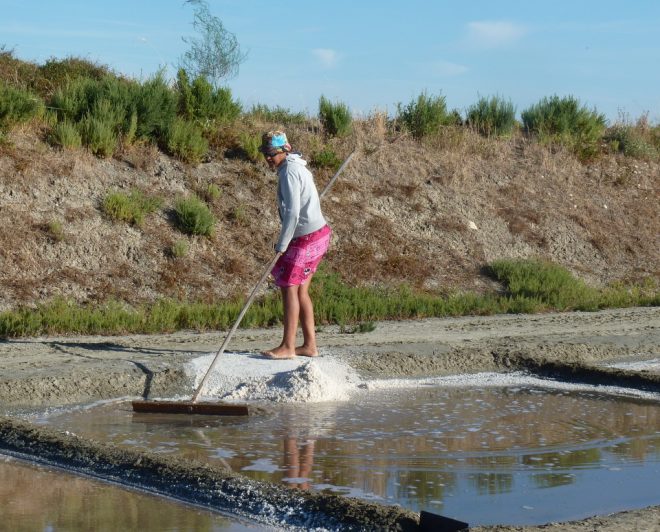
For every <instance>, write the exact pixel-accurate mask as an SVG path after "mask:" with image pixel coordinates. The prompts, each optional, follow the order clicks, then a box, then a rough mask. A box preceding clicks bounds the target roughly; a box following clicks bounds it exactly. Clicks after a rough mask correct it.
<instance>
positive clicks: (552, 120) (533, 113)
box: [521, 95, 606, 158]
mask: <svg viewBox="0 0 660 532" xmlns="http://www.w3.org/2000/svg"><path fill="white" fill-rule="evenodd" d="M521 117H522V122H523V127H524V128H525V129H526V130H527V131H529V132H531V133H535V134H537V135H538V136H539V137H540V138H541V140H544V141H551V142H558V143H560V144H563V145H565V146H567V147H569V148H570V149H572V150H573V151H574V152H575V153H576V154H577V155H578V156H580V157H582V158H589V157H592V156H594V155H595V154H596V153H597V152H598V150H599V145H600V141H601V139H602V136H603V133H604V131H605V124H606V120H605V116H604V115H602V114H600V113H598V112H597V111H596V110H595V109H593V110H590V109H588V108H586V107H585V106H582V105H580V102H579V101H578V100H577V99H576V98H574V97H573V96H567V97H564V98H560V97H559V96H556V95H555V96H551V97H549V98H547V97H546V98H543V99H541V100H540V101H539V102H538V103H536V104H534V105H532V106H530V107H529V108H527V109H526V110H525V111H523V112H522V114H521Z"/></svg>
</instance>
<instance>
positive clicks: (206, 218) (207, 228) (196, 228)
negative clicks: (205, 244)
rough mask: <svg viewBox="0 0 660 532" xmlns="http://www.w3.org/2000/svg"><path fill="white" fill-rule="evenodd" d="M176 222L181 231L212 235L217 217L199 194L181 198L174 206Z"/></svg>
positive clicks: (191, 233)
mask: <svg viewBox="0 0 660 532" xmlns="http://www.w3.org/2000/svg"><path fill="white" fill-rule="evenodd" d="M174 212H175V215H176V223H177V226H178V227H179V229H180V230H181V231H183V232H184V233H187V234H190V235H203V236H212V235H213V231H214V229H215V217H214V216H213V214H212V213H211V211H210V210H209V207H208V205H207V204H206V203H204V202H203V201H202V200H201V199H199V198H198V197H197V196H188V197H187V198H181V199H179V200H178V201H177V202H176V205H175V207H174Z"/></svg>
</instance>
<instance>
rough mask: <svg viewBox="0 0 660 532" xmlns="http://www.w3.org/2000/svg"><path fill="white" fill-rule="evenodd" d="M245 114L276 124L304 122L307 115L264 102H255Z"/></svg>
mask: <svg viewBox="0 0 660 532" xmlns="http://www.w3.org/2000/svg"><path fill="white" fill-rule="evenodd" d="M247 115H248V116H249V117H251V118H254V119H255V120H260V121H261V122H271V123H276V124H284V125H290V124H305V123H306V122H307V120H308V117H307V115H306V114H305V113H303V112H299V113H294V112H292V111H290V110H289V109H285V108H284V107H280V106H279V105H278V106H276V107H269V106H267V105H265V104H255V105H253V106H252V108H251V109H250V111H249V112H248V113H247Z"/></svg>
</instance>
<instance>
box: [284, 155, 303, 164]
mask: <svg viewBox="0 0 660 532" xmlns="http://www.w3.org/2000/svg"><path fill="white" fill-rule="evenodd" d="M286 162H287V164H289V163H296V164H302V165H303V166H307V161H306V160H305V159H303V158H302V154H301V153H289V154H288V155H287V156H286Z"/></svg>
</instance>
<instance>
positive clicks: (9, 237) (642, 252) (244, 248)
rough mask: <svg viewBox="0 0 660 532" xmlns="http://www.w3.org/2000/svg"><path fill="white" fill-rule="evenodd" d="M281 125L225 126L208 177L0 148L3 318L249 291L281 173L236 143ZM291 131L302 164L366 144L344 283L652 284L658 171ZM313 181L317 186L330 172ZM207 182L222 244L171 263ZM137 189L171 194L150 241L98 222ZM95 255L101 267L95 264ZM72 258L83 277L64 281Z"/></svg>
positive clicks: (462, 141) (501, 144)
mask: <svg viewBox="0 0 660 532" xmlns="http://www.w3.org/2000/svg"><path fill="white" fill-rule="evenodd" d="M275 127H278V125H276V124H243V125H241V127H240V128H237V129H232V128H225V129H222V130H219V131H218V132H217V133H216V134H215V135H216V148H217V151H216V154H215V156H214V157H215V159H214V160H213V161H211V162H210V163H208V164H202V165H201V166H200V167H198V168H191V167H188V166H186V165H183V164H181V163H179V162H178V161H175V160H172V159H171V158H168V157H166V156H164V155H162V154H160V153H159V152H158V151H157V150H155V148H154V147H153V146H150V145H135V146H131V147H129V148H126V149H125V151H124V152H123V153H122V154H121V158H120V160H112V159H110V160H105V161H102V162H101V161H99V160H98V159H96V158H95V157H93V156H91V155H90V154H88V153H87V152H85V151H78V152H75V153H65V152H60V151H58V150H54V149H52V148H50V147H49V146H48V145H46V144H44V143H43V142H42V141H41V140H40V138H39V136H38V134H37V133H35V132H34V131H29V130H23V131H17V132H15V133H13V134H12V138H11V142H10V144H9V145H5V146H4V147H3V148H2V153H0V206H2V209H1V210H0V223H2V224H3V226H4V227H7V228H9V227H10V228H11V230H7V231H0V266H1V268H0V287H1V288H2V292H1V293H2V294H3V297H2V299H0V308H7V307H8V306H13V305H16V304H18V303H29V302H34V301H37V300H39V299H40V298H49V297H52V296H54V295H57V294H60V295H64V296H65V297H71V298H72V299H75V300H78V301H85V300H92V301H103V300H106V299H108V298H115V299H119V300H122V301H126V302H128V303H131V304H136V303H140V302H144V301H147V302H148V301H151V300H154V299H155V298H158V297H161V296H168V297H174V298H185V299H192V300H198V301H199V300H205V301H213V300H214V299H215V300H218V299H220V298H224V297H228V296H229V295H231V294H240V295H244V294H245V291H246V287H247V286H250V285H251V284H252V283H253V282H255V281H256V277H257V276H258V274H259V272H260V271H261V270H262V268H263V267H264V265H265V264H266V263H267V261H268V260H269V258H270V257H272V253H273V251H272V243H273V241H274V240H276V238H277V235H278V232H279V219H278V216H277V210H276V204H275V185H276V176H275V174H274V173H272V172H271V171H270V170H268V169H267V168H266V166H265V164H264V163H263V161H259V162H257V163H256V164H255V163H251V162H248V161H246V160H245V159H244V158H243V157H242V156H239V155H232V153H231V152H230V150H229V148H228V146H229V145H231V142H233V141H232V140H231V139H232V138H234V137H235V136H236V134H237V131H239V130H243V129H245V130H250V131H253V132H256V131H261V130H263V131H265V130H268V129H273V128H275ZM287 134H288V136H289V138H290V140H291V142H292V143H293V145H294V149H300V150H302V151H303V153H304V154H305V155H307V156H309V155H310V154H311V153H313V152H314V150H317V149H320V148H325V147H327V148H328V149H332V150H333V151H334V152H335V153H336V154H337V155H338V156H339V157H340V158H344V157H346V156H347V155H348V154H349V153H350V152H351V151H352V150H353V149H354V148H356V147H357V148H358V152H357V154H356V156H355V157H354V159H353V161H352V162H351V164H350V165H349V166H348V167H347V168H346V170H345V172H344V174H343V175H342V176H341V177H340V178H339V179H338V180H337V182H336V184H335V187H334V188H333V190H332V191H331V192H330V194H329V196H328V197H327V198H325V199H324V200H323V210H324V213H325V214H326V217H327V218H328V219H329V220H330V222H331V225H332V228H333V231H334V234H335V237H334V238H333V244H332V246H331V249H330V251H329V253H328V256H327V258H326V261H325V262H326V267H327V268H328V269H329V270H330V271H336V272H338V273H340V274H341V275H342V277H343V278H344V279H345V280H347V281H348V282H349V283H350V284H355V285H359V284H363V285H371V286H374V285H379V286H393V285H397V284H400V283H406V284H408V285H413V286H417V287H421V288H424V289H431V290H433V291H436V292H446V293H448V292H452V291H455V290H468V291H473V290H491V289H492V288H493V286H492V283H490V281H488V280H487V279H485V278H484V276H483V275H482V274H481V273H480V270H481V268H482V267H483V265H484V264H485V263H486V262H487V261H491V260H493V258H494V257H495V258H498V257H506V256H507V254H512V255H514V256H520V254H521V253H529V254H530V255H534V256H535V255H543V256H547V257H548V258H549V259H551V260H556V261H558V262H560V263H562V261H563V263H564V264H565V265H568V266H570V267H571V269H573V270H574V271H580V272H581V275H583V277H585V278H589V279H595V280H597V281H599V282H602V283H605V282H608V281H610V280H612V279H616V278H623V277H624V276H629V275H638V276H640V277H643V276H646V275H656V276H657V275H658V267H657V265H658V264H660V257H658V253H659V252H658V250H659V249H660V242H659V241H658V240H659V238H660V236H659V235H660V231H658V227H659V226H660V220H659V217H660V213H659V212H658V209H657V205H658V203H660V201H659V200H660V197H659V191H658V187H657V183H659V182H660V166H659V165H658V164H657V163H653V162H643V163H642V162H639V161H634V160H629V159H625V158H622V157H621V156H608V157H605V158H603V159H602V160H600V161H597V162H595V163H592V164H590V165H588V166H585V165H583V164H581V163H580V162H579V161H577V159H576V158H575V157H574V156H573V155H571V154H569V153H565V152H562V151H557V152H553V151H552V150H550V149H548V148H546V147H543V146H540V145H538V143H534V142H531V141H530V140H529V139H526V138H524V137H520V136H514V137H512V138H511V139H509V140H495V139H486V138H484V137H481V136H480V135H476V134H474V133H472V132H470V131H469V130H465V129H461V128H446V129H444V130H443V131H442V132H441V134H440V135H438V137H437V138H431V139H427V140H425V141H424V142H423V143H420V142H416V141H413V140H412V139H410V138H409V137H408V136H406V135H405V134H404V135H400V134H399V133H397V132H394V131H392V130H391V125H390V123H389V122H388V121H386V120H385V118H384V116H383V115H378V114H377V113H376V114H374V115H372V116H369V117H367V118H366V119H365V120H364V121H357V122H356V123H355V128H354V133H353V134H352V135H351V136H349V137H347V138H343V139H328V138H324V137H322V136H320V135H319V134H318V132H317V131H316V129H315V126H314V123H313V122H310V123H309V124H307V125H297V126H292V127H290V128H287ZM397 135H398V136H397ZM228 150H229V153H228ZM227 153H228V156H227V157H225V155H226V154H227ZM126 163H129V164H128V165H127V164H126ZM129 166H131V167H132V168H129ZM314 173H315V178H316V182H317V186H318V188H319V190H320V189H322V188H323V185H324V184H325V183H326V182H327V180H328V179H330V177H331V176H332V174H333V173H334V172H333V171H332V170H329V169H326V170H314ZM209 184H214V185H216V186H217V187H218V188H219V189H220V196H217V197H214V198H207V199H208V201H209V204H210V206H211V208H212V210H213V212H214V214H215V215H216V216H217V218H218V220H219V222H218V225H217V231H216V235H215V236H214V237H213V238H212V239H204V240H203V241H201V240H200V241H197V240H194V239H192V240H191V242H190V249H189V253H188V254H187V255H185V256H184V257H179V258H177V259H173V258H172V257H171V256H170V255H168V253H167V250H168V249H170V248H171V245H172V242H175V241H176V240H177V239H178V238H181V234H180V233H179V232H178V231H177V229H176V228H175V227H174V226H173V224H172V223H171V220H170V219H169V218H168V210H167V209H168V208H169V207H170V206H171V205H172V204H173V201H174V199H175V198H176V197H178V196H179V195H180V194H181V193H182V192H186V193H191V192H199V191H201V190H204V189H205V188H206V187H208V185H209ZM131 186H139V187H140V188H141V189H144V190H146V191H149V192H153V193H154V194H158V195H160V196H162V197H163V198H165V201H166V205H165V207H164V208H163V210H162V212H160V213H158V214H156V215H154V216H152V217H150V218H149V219H148V220H147V222H146V223H145V226H144V227H143V228H142V229H140V230H134V229H131V228H124V229H121V230H120V229H119V228H117V227H113V226H112V224H109V223H105V222H103V219H102V218H101V213H100V211H99V208H98V205H99V200H100V198H101V197H102V195H103V193H104V192H105V191H107V190H108V189H110V188H120V189H126V190H128V189H129V188H130V187H131ZM10 192H11V195H10ZM603 204H607V205H608V209H605V208H603ZM574 205H578V206H579V207H578V208H575V207H574ZM49 220H61V221H62V224H63V227H64V228H65V230H66V236H67V238H66V239H65V240H64V241H62V242H58V243H54V242H51V241H50V240H49V238H48V237H47V235H46V233H45V232H44V229H43V228H44V224H45V223H47V222H48V221H49ZM468 221H474V222H475V223H476V225H477V227H478V230H471V229H468V226H467V224H468ZM512 236H513V238H512ZM564 237H565V238H564ZM558 239H559V240H558ZM90 256H91V257H92V258H94V259H98V260H96V262H94V261H86V260H85V259H86V258H87V257H90ZM63 261H70V264H72V265H73V266H74V267H73V268H72V272H74V273H66V274H65V273H63V271H62V270H63V266H62V264H63ZM99 262H101V263H102V266H98V264H99ZM81 264H88V265H91V266H85V267H83V266H80V265H81ZM94 264H96V266H94ZM76 265H78V266H76ZM76 272H77V273H76ZM631 272H633V273H631Z"/></svg>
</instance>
